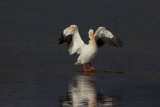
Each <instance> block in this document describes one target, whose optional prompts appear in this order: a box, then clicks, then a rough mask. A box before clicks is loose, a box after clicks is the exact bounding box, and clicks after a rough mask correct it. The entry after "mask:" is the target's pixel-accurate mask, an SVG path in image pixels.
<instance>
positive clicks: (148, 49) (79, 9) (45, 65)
mask: <svg viewBox="0 0 160 107" xmlns="http://www.w3.org/2000/svg"><path fill="white" fill-rule="evenodd" d="M159 11H160V1H159V0H154V1H153V0H152V1H149V0H123V1H122V0H121V1H120V0H101V1H99V0H79V1H76V0H66V1H65V0H46V1H45V0H39V1H36V0H12V1H11V0H1V1H0V13H1V17H0V107H58V106H59V105H60V103H61V101H62V100H64V101H65V100H66V97H67V96H68V94H67V92H68V91H69V88H68V87H69V84H71V83H72V82H73V81H74V82H76V80H75V79H73V78H76V77H77V76H78V75H83V73H82V72H76V71H80V70H82V69H83V68H82V66H74V63H75V62H76V58H77V55H72V56H70V55H69V53H68V51H67V46H65V45H63V46H59V45H58V38H59V37H60V35H61V33H62V31H63V29H65V28H66V27H68V26H69V25H71V24H76V25H77V26H78V28H79V31H80V34H81V37H82V39H83V40H84V42H86V43H87V42H88V29H89V28H92V29H94V30H96V29H97V27H98V26H105V27H106V28H107V29H108V30H110V31H111V32H112V33H113V34H114V35H115V36H116V37H118V38H120V39H121V40H122V41H123V42H124V45H125V46H124V47H123V48H115V47H109V46H105V47H102V48H101V49H100V50H99V53H98V56H97V58H96V59H95V61H93V65H94V67H95V68H97V70H98V71H101V72H96V73H95V74H94V76H93V78H95V79H94V81H93V84H94V89H95V90H96V91H97V96H100V95H99V94H98V93H100V94H101V95H103V96H106V97H107V98H112V99H116V101H112V100H111V102H112V103H113V105H110V106H111V107H112V106H119V107H135V106H136V107H159V106H160V103H159V102H160V93H159V90H160V79H159V78H160V73H159V71H160V66H159V62H160V54H159V53H160V47H159V46H160V42H159V39H160V36H159V35H160V31H159V27H160V22H159V17H160V13H159ZM106 70H110V71H116V72H117V71H125V73H105V72H103V71H106ZM89 78H90V77H89ZM62 97H63V98H62Z"/></svg>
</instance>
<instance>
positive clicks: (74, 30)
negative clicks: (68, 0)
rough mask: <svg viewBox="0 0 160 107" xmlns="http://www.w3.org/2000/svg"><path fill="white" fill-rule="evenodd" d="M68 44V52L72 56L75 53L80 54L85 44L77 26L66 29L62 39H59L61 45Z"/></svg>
mask: <svg viewBox="0 0 160 107" xmlns="http://www.w3.org/2000/svg"><path fill="white" fill-rule="evenodd" d="M64 42H67V44H68V51H69V53H70V55H72V54H74V53H75V52H77V53H78V50H79V48H80V47H81V46H82V45H83V44H84V42H83V41H82V39H81V37H80V34H79V32H78V27H77V26H76V25H70V27H68V28H66V29H64V31H63V33H62V35H61V37H60V38H59V44H63V43H64Z"/></svg>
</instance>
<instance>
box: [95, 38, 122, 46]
mask: <svg viewBox="0 0 160 107" xmlns="http://www.w3.org/2000/svg"><path fill="white" fill-rule="evenodd" d="M105 44H108V45H111V46H116V47H122V46H123V42H122V41H121V40H119V39H117V38H116V37H113V38H106V37H104V36H101V37H100V38H99V39H98V40H97V46H98V47H102V46H103V45H105Z"/></svg>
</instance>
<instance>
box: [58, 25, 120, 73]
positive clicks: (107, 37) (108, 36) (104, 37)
mask: <svg viewBox="0 0 160 107" xmlns="http://www.w3.org/2000/svg"><path fill="white" fill-rule="evenodd" d="M88 34H89V38H90V40H89V44H85V43H84V42H83V40H82V39H81V37H80V34H79V32H78V27H77V26H76V25H70V27H67V28H66V29H64V31H63V33H62V35H61V37H60V38H59V44H63V43H64V42H67V44H68V51H69V53H70V55H72V54H74V53H75V52H77V54H80V55H79V57H78V59H77V62H76V63H75V64H83V67H84V71H89V70H86V68H85V64H87V63H88V64H89V65H90V67H89V69H90V70H93V69H95V68H94V67H93V66H92V65H91V61H92V60H93V59H94V57H95V56H96V53H97V51H98V48H99V47H101V46H103V45H105V44H108V45H112V46H116V47H122V46H123V43H122V42H121V41H120V40H119V39H117V38H116V37H115V36H114V35H113V34H112V33H111V32H110V31H108V30H107V29H106V28H105V27H99V28H98V29H97V31H96V32H95V33H94V34H93V30H92V29H90V30H89V32H88Z"/></svg>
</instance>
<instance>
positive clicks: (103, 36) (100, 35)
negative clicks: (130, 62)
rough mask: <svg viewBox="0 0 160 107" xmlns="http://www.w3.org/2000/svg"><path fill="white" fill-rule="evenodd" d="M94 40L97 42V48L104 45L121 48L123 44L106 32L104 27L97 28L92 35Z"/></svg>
mask: <svg viewBox="0 0 160 107" xmlns="http://www.w3.org/2000/svg"><path fill="white" fill-rule="evenodd" d="M94 37H95V40H96V42H97V46H98V47H101V46H103V45H105V44H108V45H112V46H116V47H122V46H123V42H121V41H120V40H119V39H117V38H116V37H115V36H114V35H113V34H112V33H111V32H110V31H108V30H107V29H106V28H105V27H99V28H98V29H97V31H96V32H95V34H94Z"/></svg>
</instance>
